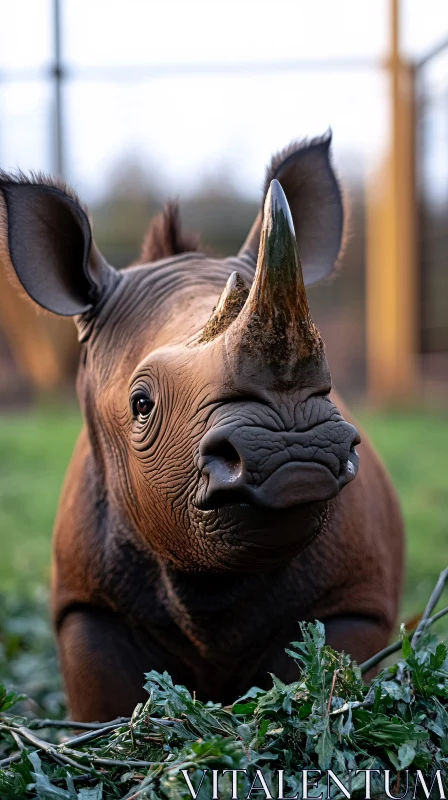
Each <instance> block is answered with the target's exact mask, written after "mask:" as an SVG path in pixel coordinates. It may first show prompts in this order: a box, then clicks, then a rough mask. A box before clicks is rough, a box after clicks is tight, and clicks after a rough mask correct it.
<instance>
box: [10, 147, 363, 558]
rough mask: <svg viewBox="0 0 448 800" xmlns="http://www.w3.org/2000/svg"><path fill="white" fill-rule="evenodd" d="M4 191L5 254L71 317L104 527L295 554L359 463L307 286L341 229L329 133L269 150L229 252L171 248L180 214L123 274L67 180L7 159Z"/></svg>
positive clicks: (329, 265) (236, 551) (163, 554)
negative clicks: (250, 210) (257, 190)
mask: <svg viewBox="0 0 448 800" xmlns="http://www.w3.org/2000/svg"><path fill="white" fill-rule="evenodd" d="M0 199H1V205H0V211H1V212H2V213H1V218H0V262H2V263H3V264H4V265H5V266H6V267H7V268H8V269H9V270H10V271H11V272H12V273H13V275H15V276H16V277H17V278H18V279H19V282H20V283H21V285H22V287H23V288H24V289H25V292H26V293H27V294H28V295H29V296H30V297H31V298H32V299H33V300H34V301H35V302H36V303H37V304H39V305H40V306H42V307H44V308H46V309H48V310H50V311H52V312H54V313H56V314H60V315H68V316H73V317H74V318H75V322H76V325H77V327H78V331H79V338H80V341H81V342H82V348H83V351H82V356H81V364H80V369H79V376H78V394H79V398H80V403H81V407H82V411H83V415H84V419H85V424H86V428H87V435H88V441H89V453H88V456H87V457H86V461H85V463H84V465H83V469H84V470H86V471H88V474H89V476H90V477H89V483H90V487H91V488H90V490H91V491H93V492H95V494H96V496H97V497H98V498H101V502H102V503H103V504H104V507H105V508H106V518H107V525H106V528H107V535H110V536H117V535H118V536H122V537H127V536H131V537H132V538H133V540H134V541H135V540H137V541H138V542H139V543H140V544H141V546H143V547H145V548H149V549H150V550H151V552H152V553H154V555H155V557H156V558H160V559H162V560H165V561H168V562H169V563H171V564H172V565H174V566H175V567H177V568H179V569H182V570H186V571H204V570H246V571H248V570H249V571H251V570H255V571H256V570H259V569H266V568H268V567H271V566H274V565H277V564H279V563H281V562H282V561H284V560H286V559H288V558H290V557H291V556H292V555H295V554H297V553H298V552H300V550H302V549H303V548H304V547H305V546H306V545H307V544H308V543H309V542H310V541H311V540H312V539H313V538H314V537H315V536H316V535H317V534H318V533H319V532H320V531H321V530H322V528H323V527H324V525H325V523H326V520H327V519H328V517H329V515H331V509H332V503H331V501H332V499H333V498H335V497H336V496H337V495H338V493H339V492H340V491H341V490H342V489H343V488H344V487H345V486H346V485H347V484H348V483H349V482H350V481H352V480H353V479H354V477H355V475H356V472H357V468H358V456H357V453H356V449H355V446H356V444H357V443H358V441H359V436H358V433H357V431H356V429H355V428H354V427H353V426H352V425H351V424H349V423H348V422H346V421H345V420H344V418H343V417H342V415H341V413H340V412H339V411H338V408H337V407H336V405H335V404H334V402H333V401H332V399H331V398H330V390H331V377H330V372H329V368H328V364H327V360H326V357H325V348H324V344H323V342H322V339H321V336H320V334H319V331H318V330H317V328H316V326H315V325H314V323H313V321H312V318H311V314H310V310H309V306H308V301H307V295H306V289H305V284H310V283H313V282H315V281H316V280H318V279H320V278H321V277H324V276H326V275H327V274H329V273H330V272H331V270H332V269H333V267H334V264H335V261H336V259H337V256H338V252H339V249H340V243H341V236H342V203H341V196H340V191H339V188H338V184H337V182H336V179H335V177H334V173H333V171H332V168H331V164H330V160H329V139H328V138H327V139H323V140H319V141H314V142H311V143H309V144H305V145H300V146H293V147H292V148H290V149H289V150H288V151H286V152H285V153H284V154H282V155H280V156H279V157H277V158H276V159H274V161H273V164H272V166H271V169H270V171H269V173H268V180H267V185H266V190H265V200H264V208H263V211H260V214H259V216H258V218H257V220H256V221H255V223H254V226H253V228H252V230H251V232H250V233H249V236H248V239H247V241H246V243H245V244H244V246H243V248H242V250H241V251H240V253H239V254H238V256H236V257H234V258H227V259H215V258H212V257H210V256H208V255H206V254H203V253H198V252H193V251H190V252H180V253H179V252H176V250H182V249H183V248H182V247H179V246H177V247H174V246H173V245H172V242H173V240H174V239H176V241H177V242H179V233H178V231H176V232H175V234H174V233H173V230H171V234H170V226H171V229H172V227H173V216H172V213H171V215H170V214H168V215H165V217H164V218H162V219H159V220H158V221H157V222H156V223H155V224H154V225H153V228H152V232H151V233H150V236H149V239H148V240H147V242H148V241H150V240H151V241H152V245H154V247H152V245H149V246H147V248H146V255H148V251H149V255H150V254H151V247H152V249H153V250H154V251H155V252H157V253H158V254H159V255H160V254H162V255H164V256H165V257H164V258H161V259H160V258H159V259H158V260H157V261H151V262H150V263H144V264H141V265H137V266H132V267H130V268H128V269H126V270H123V271H121V272H118V271H116V270H115V269H113V268H112V267H111V266H110V265H109V264H107V263H106V261H105V259H104V258H103V257H102V255H101V253H100V252H99V250H98V249H97V247H96V245H95V244H94V242H93V240H92V232H91V225H90V222H89V219H88V216H87V214H86V211H85V209H84V208H83V207H82V205H81V204H80V202H79V201H78V199H77V198H76V196H75V195H74V193H73V192H71V190H69V189H67V188H66V187H64V186H61V185H60V184H58V183H56V182H52V181H49V180H48V179H45V178H42V177H40V176H37V177H35V178H33V179H32V180H29V179H27V178H25V177H23V176H18V177H11V176H9V175H6V174H4V173H3V174H1V175H0ZM288 200H289V203H290V206H291V210H290V207H289V205H288ZM170 235H171V239H170ZM167 239H170V241H171V245H170V246H168V245H166V246H165V247H164V246H163V241H166V240H167ZM155 245H157V246H155ZM301 259H302V261H301ZM146 260H147V259H146ZM79 479H81V476H79ZM104 535H106V534H104Z"/></svg>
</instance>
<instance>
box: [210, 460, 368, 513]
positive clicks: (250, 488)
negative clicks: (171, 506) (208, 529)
mask: <svg viewBox="0 0 448 800" xmlns="http://www.w3.org/2000/svg"><path fill="white" fill-rule="evenodd" d="M357 470H358V455H357V453H356V449H355V448H353V449H352V450H351V451H350V457H349V458H347V459H346V460H345V461H342V462H341V463H340V466H339V471H338V473H337V474H335V473H334V472H333V471H332V470H330V469H329V468H328V467H327V466H326V465H325V464H322V463H320V462H318V461H292V462H291V461H290V462H288V463H286V464H283V465H281V466H280V467H278V468H277V469H276V470H274V472H272V473H271V475H269V477H267V478H266V479H265V480H264V481H263V482H262V483H260V484H259V485H256V484H254V483H253V482H248V481H247V478H246V476H245V475H244V471H243V470H242V469H241V471H240V472H238V473H236V474H235V472H234V471H233V472H232V471H231V470H229V467H228V464H225V463H223V464H222V465H216V461H215V462H214V470H213V471H211V472H210V474H209V475H208V482H207V487H206V490H205V492H204V493H203V495H202V498H201V500H200V502H199V503H198V508H199V509H200V510H203V511H211V510H218V509H220V508H224V507H243V508H250V507H257V508H265V509H272V510H282V509H288V508H293V507H295V506H300V505H306V504H310V503H322V502H328V501H329V500H331V499H332V498H334V497H336V495H338V494H339V492H340V491H341V489H342V488H343V487H344V486H346V485H347V484H348V483H350V482H351V481H352V480H353V479H354V477H355V476H356V473H357Z"/></svg>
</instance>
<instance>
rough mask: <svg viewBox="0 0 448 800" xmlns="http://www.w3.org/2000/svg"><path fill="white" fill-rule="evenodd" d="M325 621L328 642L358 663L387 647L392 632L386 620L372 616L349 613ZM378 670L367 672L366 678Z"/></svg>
mask: <svg viewBox="0 0 448 800" xmlns="http://www.w3.org/2000/svg"><path fill="white" fill-rule="evenodd" d="M324 623H325V633H326V641H327V644H329V645H331V647H333V648H334V649H335V650H339V651H342V650H343V651H344V653H348V654H349V655H350V656H351V657H352V659H353V660H354V661H356V662H357V663H358V664H362V663H363V661H366V660H367V659H368V658H370V657H371V656H373V655H374V654H375V653H378V652H379V651H380V650H382V649H383V647H386V646H387V644H388V641H389V636H390V633H391V631H390V629H389V627H388V626H387V625H386V623H385V622H383V623H382V622H380V621H379V620H378V619H372V618H371V617H363V616H359V617H357V616H349V615H347V616H340V617H334V618H332V619H328V620H324ZM377 671H378V669H376V670H371V671H370V672H368V673H366V676H365V677H366V680H368V679H370V678H372V677H373V676H374V674H375V673H376V672H377Z"/></svg>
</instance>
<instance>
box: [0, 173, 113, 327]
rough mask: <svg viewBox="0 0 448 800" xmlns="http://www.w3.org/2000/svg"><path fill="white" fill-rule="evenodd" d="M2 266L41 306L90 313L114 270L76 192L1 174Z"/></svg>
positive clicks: (67, 312) (41, 180) (68, 313)
mask: <svg viewBox="0 0 448 800" xmlns="http://www.w3.org/2000/svg"><path fill="white" fill-rule="evenodd" d="M0 266H3V267H4V268H5V269H6V270H8V271H9V272H12V274H13V276H14V275H16V276H17V278H18V280H19V282H20V284H21V285H22V287H23V288H24V289H25V292H26V293H27V295H29V297H31V298H32V300H34V301H35V302H36V303H37V304H38V305H39V306H41V307H42V308H45V309H47V310H48V311H52V312H53V313H55V314H60V315H62V316H76V315H78V314H83V313H85V312H87V311H93V310H94V309H95V307H96V306H97V305H98V303H99V302H100V300H101V299H102V298H103V297H104V295H105V292H107V291H108V290H109V289H110V287H111V285H113V283H115V280H116V278H117V276H118V273H117V272H116V271H115V270H114V269H113V268H112V267H110V266H109V265H108V264H107V263H106V262H105V260H104V259H103V257H102V255H101V254H100V252H99V250H98V249H97V248H96V246H95V244H94V243H93V242H92V231H91V227H90V223H89V220H88V217H87V214H86V212H85V211H84V209H83V208H82V206H81V204H80V202H79V201H78V199H77V198H76V195H75V194H74V193H72V192H71V190H70V189H68V188H66V187H65V186H62V185H59V184H58V183H57V182H55V181H52V180H51V179H47V178H42V177H41V176H33V177H32V178H27V177H26V176H24V175H22V174H20V175H18V176H11V175H8V174H6V173H4V172H0Z"/></svg>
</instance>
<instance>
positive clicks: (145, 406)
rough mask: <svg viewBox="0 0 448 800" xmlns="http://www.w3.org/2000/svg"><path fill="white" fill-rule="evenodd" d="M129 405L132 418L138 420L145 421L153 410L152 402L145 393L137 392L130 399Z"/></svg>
mask: <svg viewBox="0 0 448 800" xmlns="http://www.w3.org/2000/svg"><path fill="white" fill-rule="evenodd" d="M131 405H132V413H133V415H134V417H138V418H139V419H140V420H145V419H147V418H148V417H149V415H150V413H151V411H152V410H153V408H154V403H153V401H152V400H151V398H150V397H148V395H147V394H145V392H138V393H137V394H135V395H134V396H133V398H132V401H131Z"/></svg>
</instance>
